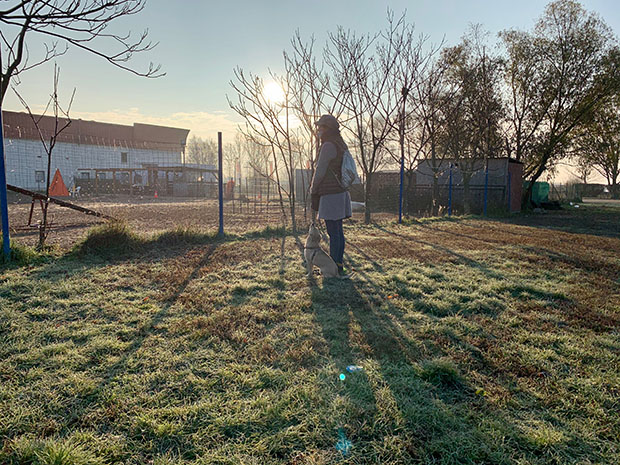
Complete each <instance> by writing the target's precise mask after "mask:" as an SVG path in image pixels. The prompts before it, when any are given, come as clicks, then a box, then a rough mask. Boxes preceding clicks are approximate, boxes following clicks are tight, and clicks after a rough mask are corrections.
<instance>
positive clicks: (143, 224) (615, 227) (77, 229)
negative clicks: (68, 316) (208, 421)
mask: <svg viewBox="0 0 620 465" xmlns="http://www.w3.org/2000/svg"><path fill="white" fill-rule="evenodd" d="M75 203H77V204H78V205H80V206H83V207H86V208H90V209H93V210H95V211H97V212H100V213H103V214H105V215H108V216H111V217H113V218H117V219H120V220H125V221H127V222H128V223H129V225H130V226H131V227H132V228H133V229H134V230H135V231H137V232H139V233H141V234H152V233H157V232H161V231H166V230H173V229H176V228H179V227H182V228H187V227H189V228H193V229H197V230H200V231H216V230H217V229H218V217H219V214H218V204H217V201H215V200H196V199H174V200H171V199H165V198H159V199H152V198H149V199H135V198H132V199H131V201H129V199H125V200H122V199H121V200H119V199H110V200H109V201H100V200H98V201H96V202H94V201H89V200H82V201H78V202H75ZM617 211H618V208H615V207H610V206H601V205H598V204H582V205H581V206H580V208H574V207H573V208H570V209H564V210H558V211H545V212H544V213H528V214H521V215H516V216H512V217H508V218H502V219H499V220H497V221H501V222H508V223H511V224H516V225H527V226H534V227H540V228H545V229H555V230H561V231H565V232H573V233H589V234H596V235H601V236H609V237H620V223H619V222H618V212H617ZM29 214H30V203H16V204H11V205H9V220H10V225H11V234H12V238H13V239H14V240H15V241H17V242H18V243H22V244H27V245H34V244H36V242H37V239H38V229H37V221H39V220H40V219H41V218H42V214H41V208H40V206H39V204H38V202H37V203H36V204H35V209H34V212H33V216H32V221H31V226H28V218H29ZM48 214H49V216H50V218H51V221H52V230H51V232H50V234H49V236H48V240H47V243H48V244H50V245H55V246H58V247H60V248H61V249H70V248H71V247H72V246H73V245H74V244H75V243H76V242H78V241H79V240H80V239H82V238H83V237H84V236H85V235H86V233H87V231H88V230H89V228H91V227H92V226H94V225H97V224H101V223H103V222H105V220H104V219H101V218H97V217H94V216H88V215H85V214H83V213H81V212H78V211H75V210H72V209H68V208H63V207H60V206H58V205H54V204H52V205H50V210H49V213H48ZM297 214H298V222H299V223H300V224H302V225H303V224H306V223H307V218H304V213H303V211H298V213H297ZM396 218H397V216H396V215H394V214H391V213H375V214H373V220H374V221H379V222H381V221H390V220H395V219H396ZM586 218H587V219H586ZM350 221H353V222H361V221H363V213H359V212H355V213H354V214H353V218H352V220H350ZM280 224H282V215H281V210H280V207H279V205H278V204H277V203H274V202H272V203H270V204H269V205H267V204H266V203H258V204H252V203H243V204H241V203H239V202H238V201H236V202H234V203H233V202H230V201H228V202H226V203H225V206H224V229H225V231H226V232H233V233H242V232H245V231H248V230H255V229H260V228H264V227H266V226H268V225H272V226H277V225H280Z"/></svg>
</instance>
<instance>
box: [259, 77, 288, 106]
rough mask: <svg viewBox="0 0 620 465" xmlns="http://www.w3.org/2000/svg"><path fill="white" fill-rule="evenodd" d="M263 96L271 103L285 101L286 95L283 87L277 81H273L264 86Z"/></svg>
mask: <svg viewBox="0 0 620 465" xmlns="http://www.w3.org/2000/svg"><path fill="white" fill-rule="evenodd" d="M263 96H264V97H265V99H266V100H267V102H269V103H275V104H279V103H282V102H284V99H285V96H284V91H283V90H282V87H280V85H278V83H277V82H274V81H271V82H268V83H267V84H265V87H263Z"/></svg>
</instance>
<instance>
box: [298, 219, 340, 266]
mask: <svg viewBox="0 0 620 465" xmlns="http://www.w3.org/2000/svg"><path fill="white" fill-rule="evenodd" d="M304 258H305V259H306V268H307V270H308V276H312V268H313V267H314V266H318V267H319V269H320V270H321V274H322V275H323V276H324V277H326V278H335V277H336V276H338V266H337V265H336V262H334V260H333V259H332V257H330V256H329V255H328V254H327V253H325V251H323V249H321V233H320V232H319V229H318V228H317V227H316V225H315V224H314V223H312V224H311V225H310V229H309V230H308V238H307V239H306V246H305V247H304Z"/></svg>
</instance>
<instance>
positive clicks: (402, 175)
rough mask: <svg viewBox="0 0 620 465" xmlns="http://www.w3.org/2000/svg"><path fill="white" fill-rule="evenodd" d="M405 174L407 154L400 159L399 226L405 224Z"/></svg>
mask: <svg viewBox="0 0 620 465" xmlns="http://www.w3.org/2000/svg"><path fill="white" fill-rule="evenodd" d="M404 173H405V154H404V153H403V154H401V157H400V192H399V194H398V224H402V222H403V178H404Z"/></svg>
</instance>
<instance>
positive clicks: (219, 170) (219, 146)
mask: <svg viewBox="0 0 620 465" xmlns="http://www.w3.org/2000/svg"><path fill="white" fill-rule="evenodd" d="M222 176H223V169H222V133H221V132H218V133H217V189H218V198H219V201H220V230H219V232H218V234H219V235H220V236H223V235H224V193H223V188H222V184H223V182H222V180H223V178H222Z"/></svg>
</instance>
